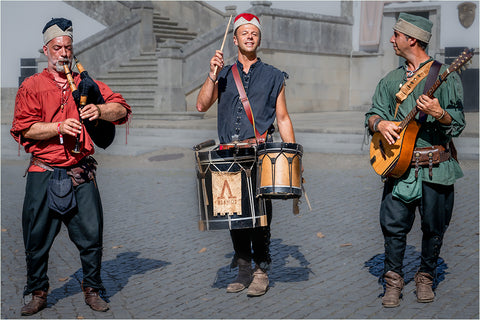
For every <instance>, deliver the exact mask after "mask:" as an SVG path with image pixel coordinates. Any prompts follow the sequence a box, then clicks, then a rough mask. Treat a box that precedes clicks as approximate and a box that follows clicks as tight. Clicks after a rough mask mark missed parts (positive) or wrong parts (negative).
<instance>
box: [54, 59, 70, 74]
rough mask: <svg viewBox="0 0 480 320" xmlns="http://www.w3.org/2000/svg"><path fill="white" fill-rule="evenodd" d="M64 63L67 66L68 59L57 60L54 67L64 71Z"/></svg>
mask: <svg viewBox="0 0 480 320" xmlns="http://www.w3.org/2000/svg"><path fill="white" fill-rule="evenodd" d="M60 62H62V63H60ZM64 64H66V65H67V66H70V61H57V63H55V69H56V70H57V72H59V73H65V68H63V65H64Z"/></svg>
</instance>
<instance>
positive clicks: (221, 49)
mask: <svg viewBox="0 0 480 320" xmlns="http://www.w3.org/2000/svg"><path fill="white" fill-rule="evenodd" d="M231 21H232V15H230V19H228V24H227V29H225V35H224V36H223V41H222V46H221V47H220V51H222V52H223V46H224V45H225V39H227V34H228V28H229V27H230V22H231ZM217 69H218V66H215V71H213V75H214V76H215V75H217Z"/></svg>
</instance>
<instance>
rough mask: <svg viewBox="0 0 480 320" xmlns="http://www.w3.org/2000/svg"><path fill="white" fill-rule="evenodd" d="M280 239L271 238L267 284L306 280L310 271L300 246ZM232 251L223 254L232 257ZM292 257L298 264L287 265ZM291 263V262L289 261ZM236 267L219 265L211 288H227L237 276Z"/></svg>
mask: <svg viewBox="0 0 480 320" xmlns="http://www.w3.org/2000/svg"><path fill="white" fill-rule="evenodd" d="M282 241H283V240H282V239H272V240H271V244H270V253H271V255H272V265H271V267H270V271H269V274H268V279H269V281H270V284H269V286H270V287H273V286H275V282H277V281H278V282H300V281H307V280H308V278H309V273H311V272H312V271H311V270H310V268H309V267H308V265H310V262H308V261H307V259H306V258H305V256H304V255H303V253H301V252H300V249H299V248H300V246H291V245H286V244H282V243H281V242H282ZM233 255H234V252H230V253H228V254H226V255H225V257H227V258H233ZM289 257H292V258H294V259H296V260H297V261H298V264H299V265H300V266H296V267H293V266H287V263H288V258H289ZM290 264H291V262H290ZM237 271H238V268H237V267H235V268H231V267H230V265H228V266H224V267H221V268H220V269H218V271H217V275H216V277H215V281H214V282H213V284H212V288H227V286H228V284H229V283H231V282H233V280H234V279H235V278H236V277H237Z"/></svg>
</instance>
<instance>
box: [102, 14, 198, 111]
mask: <svg viewBox="0 0 480 320" xmlns="http://www.w3.org/2000/svg"><path fill="white" fill-rule="evenodd" d="M153 33H154V35H155V38H156V41H157V47H158V45H160V44H162V43H164V42H166V41H167V40H169V39H172V40H174V41H176V42H178V43H181V44H184V43H187V42H188V41H190V40H193V39H195V38H196V36H197V33H195V32H190V31H189V30H188V29H187V28H182V27H179V26H178V23H176V22H174V21H171V20H170V18H168V17H162V16H161V15H160V14H158V13H154V14H153ZM97 79H98V80H100V81H103V82H105V83H106V84H108V85H109V86H110V87H111V88H112V90H113V91H116V92H120V93H121V94H122V96H123V97H124V98H125V100H126V101H127V102H128V104H130V105H131V106H132V107H134V108H135V112H134V113H135V114H136V115H138V116H139V117H143V116H142V115H148V114H152V113H153V109H154V107H155V93H156V87H157V85H158V65H157V58H156V55H155V52H144V53H142V54H141V55H140V56H138V57H134V58H132V59H130V60H129V61H128V62H127V63H123V64H120V65H119V66H118V67H116V68H114V69H112V70H110V71H109V72H108V73H107V74H106V75H104V76H101V77H97Z"/></svg>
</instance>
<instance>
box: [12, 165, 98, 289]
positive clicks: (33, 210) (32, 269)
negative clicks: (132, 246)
mask: <svg viewBox="0 0 480 320" xmlns="http://www.w3.org/2000/svg"><path fill="white" fill-rule="evenodd" d="M51 175H52V172H50V171H46V172H29V173H28V176H27V185H26V190H25V199H24V204H23V214H22V227H23V240H24V244H25V255H26V262H27V286H26V288H25V291H24V295H28V294H30V293H31V292H33V291H35V290H44V291H47V290H48V288H49V282H48V276H47V270H48V256H49V251H50V248H51V247H52V244H53V240H54V239H55V237H56V236H57V235H58V233H59V232H60V228H61V225H62V222H63V223H64V224H65V226H66V227H67V229H68V235H69V237H70V240H72V241H73V243H74V244H75V245H76V247H77V248H78V250H79V252H80V260H81V263H82V269H83V287H93V288H96V289H100V290H103V289H104V288H103V285H102V281H101V278H100V268H101V261H102V246H103V210H102V204H101V201H100V194H99V192H98V189H97V186H96V183H95V182H94V181H90V182H87V183H84V184H81V185H79V186H77V187H74V191H75V196H76V199H77V208H75V209H73V210H72V211H71V212H69V213H67V214H65V215H63V216H62V215H59V214H58V213H56V212H54V211H51V210H50V209H49V208H48V205H47V186H48V180H49V179H50V176H51Z"/></svg>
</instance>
